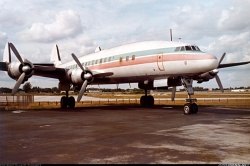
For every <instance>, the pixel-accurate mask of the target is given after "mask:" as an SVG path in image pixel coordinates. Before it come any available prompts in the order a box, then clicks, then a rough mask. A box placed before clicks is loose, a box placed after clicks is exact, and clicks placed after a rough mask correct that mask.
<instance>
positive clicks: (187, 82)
mask: <svg viewBox="0 0 250 166" xmlns="http://www.w3.org/2000/svg"><path fill="white" fill-rule="evenodd" d="M181 83H182V85H183V86H184V88H185V89H186V91H187V92H188V98H187V99H186V102H187V103H186V104H185V105H184V108H183V112H184V114H185V115H189V114H197V112H198V105H197V104H196V102H197V99H194V98H192V97H191V95H193V94H194V90H193V87H192V85H193V80H192V79H186V78H182V79H181Z"/></svg>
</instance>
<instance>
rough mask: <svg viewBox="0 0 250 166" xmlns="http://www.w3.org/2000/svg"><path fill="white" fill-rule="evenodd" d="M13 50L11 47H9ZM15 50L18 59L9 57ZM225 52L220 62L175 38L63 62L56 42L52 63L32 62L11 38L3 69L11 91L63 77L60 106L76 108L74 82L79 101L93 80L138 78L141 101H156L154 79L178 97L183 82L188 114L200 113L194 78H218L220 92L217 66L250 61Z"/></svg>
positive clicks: (132, 80)
mask: <svg viewBox="0 0 250 166" xmlns="http://www.w3.org/2000/svg"><path fill="white" fill-rule="evenodd" d="M11 50H12V51H11ZM11 52H13V53H14V54H15V56H16V57H17V59H18V61H16V62H13V61H11ZM224 57H225V53H224V54H223V55H222V57H221V59H220V60H219V61H218V60H217V58H216V57H215V56H214V55H211V54H207V53H205V52H202V51H201V50H200V49H199V47H198V46H196V45H192V44H188V43H182V42H172V41H145V42H137V43H131V44H126V45H122V46H118V47H114V48H111V49H106V50H101V49H100V47H98V48H97V49H96V51H95V53H92V54H89V55H85V56H82V57H80V58H77V57H76V55H74V54H73V53H72V58H73V60H72V61H70V62H67V63H64V64H62V63H61V57H60V54H59V50H58V46H57V45H55V47H54V48H53V50H52V53H51V63H45V64H44V63H32V62H30V61H28V60H27V59H23V58H22V57H21V56H20V54H19V52H18V51H17V49H16V48H15V46H14V45H13V44H12V43H7V44H6V47H5V51H4V56H3V62H0V70H2V71H6V72H7V73H8V75H9V76H10V77H11V78H12V79H15V80H17V82H16V84H15V86H14V88H13V90H12V95H14V94H15V93H16V92H17V91H18V88H19V86H20V85H21V84H22V83H24V82H25V81H27V80H28V79H29V78H30V77H32V76H33V75H36V76H42V77H49V78H54V79H58V80H59V84H58V87H59V89H60V90H62V91H66V96H64V97H62V98H61V108H67V107H69V108H74V107H75V98H74V97H69V94H68V91H69V90H70V88H71V87H72V86H74V87H75V88H76V89H78V90H80V91H79V95H78V98H77V102H79V101H80V100H81V98H82V96H83V94H84V92H85V90H86V87H87V86H88V85H90V84H93V85H94V84H120V83H138V87H139V88H141V89H144V90H145V95H144V96H142V97H141V99H140V104H141V105H142V106H145V107H146V106H147V107H149V106H152V105H154V97H153V96H151V95H148V94H147V90H152V89H155V88H156V87H155V84H154V83H155V81H157V80H162V79H165V80H166V85H164V87H161V88H168V87H173V91H172V100H174V98H175V92H176V86H182V85H183V86H184V87H185V89H186V91H187V93H188V98H187V99H186V102H187V103H186V104H185V105H184V109H183V110H184V114H196V113H197V112H198V106H197V104H196V101H197V100H196V99H194V98H191V95H193V94H194V91H193V87H192V84H193V80H196V81H197V82H198V83H202V82H205V81H209V80H210V79H213V78H215V79H216V81H217V83H218V85H219V87H220V89H221V91H222V92H223V87H222V84H221V81H220V79H219V76H218V72H219V71H218V69H219V68H225V67H231V66H238V65H244V64H248V63H250V61H248V62H239V63H228V64H221V62H222V60H223V59H224Z"/></svg>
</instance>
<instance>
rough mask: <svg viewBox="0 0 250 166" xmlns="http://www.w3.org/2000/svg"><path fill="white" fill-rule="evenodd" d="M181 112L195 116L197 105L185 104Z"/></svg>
mask: <svg viewBox="0 0 250 166" xmlns="http://www.w3.org/2000/svg"><path fill="white" fill-rule="evenodd" d="M183 112H184V114H185V115H190V114H197V112H198V105H197V104H196V103H187V104H185V105H184V108H183Z"/></svg>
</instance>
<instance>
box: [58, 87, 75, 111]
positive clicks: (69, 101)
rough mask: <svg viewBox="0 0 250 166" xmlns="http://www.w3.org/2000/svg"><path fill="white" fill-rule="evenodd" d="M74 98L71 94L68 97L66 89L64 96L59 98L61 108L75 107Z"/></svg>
mask: <svg viewBox="0 0 250 166" xmlns="http://www.w3.org/2000/svg"><path fill="white" fill-rule="evenodd" d="M75 104H76V101H75V98H74V97H73V96H70V97H69V91H66V96H63V97H62V98H61V108H67V107H69V108H75Z"/></svg>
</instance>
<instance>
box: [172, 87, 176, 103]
mask: <svg viewBox="0 0 250 166" xmlns="http://www.w3.org/2000/svg"><path fill="white" fill-rule="evenodd" d="M175 93H176V86H174V87H173V89H172V101H174V99H175Z"/></svg>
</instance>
